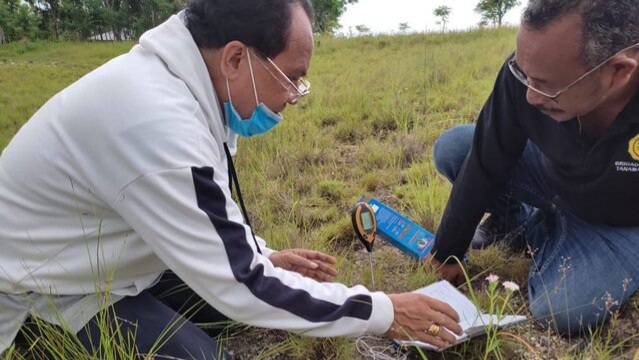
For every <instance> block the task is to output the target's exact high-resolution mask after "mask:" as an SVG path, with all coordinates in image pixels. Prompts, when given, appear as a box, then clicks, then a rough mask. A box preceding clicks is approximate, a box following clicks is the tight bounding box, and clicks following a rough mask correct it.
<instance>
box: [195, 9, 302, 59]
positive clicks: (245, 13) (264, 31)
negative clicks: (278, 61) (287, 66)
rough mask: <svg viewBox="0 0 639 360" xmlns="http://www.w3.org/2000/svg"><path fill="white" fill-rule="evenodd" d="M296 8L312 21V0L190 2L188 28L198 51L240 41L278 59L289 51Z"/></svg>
mask: <svg viewBox="0 0 639 360" xmlns="http://www.w3.org/2000/svg"><path fill="white" fill-rule="evenodd" d="M294 5H299V6H301V7H302V9H304V11H305V12H306V15H307V16H308V18H309V19H310V20H311V22H313V17H314V11H313V5H312V4H311V2H310V0H191V1H190V2H189V4H188V5H187V8H186V27H187V28H188V29H189V31H190V32H191V35H192V36H193V39H194V40H195V43H196V44H197V46H198V47H199V48H207V49H210V48H213V49H217V48H221V47H223V46H225V45H226V44H228V43H229V42H231V41H233V40H237V41H241V42H242V43H244V44H246V45H248V46H251V47H255V48H257V49H258V50H260V51H261V52H262V53H264V54H265V55H266V56H269V57H275V56H276V55H278V54H279V53H281V52H282V51H284V49H285V48H286V41H287V39H288V35H289V31H290V27H291V22H292V15H291V14H292V9H293V6H294Z"/></svg>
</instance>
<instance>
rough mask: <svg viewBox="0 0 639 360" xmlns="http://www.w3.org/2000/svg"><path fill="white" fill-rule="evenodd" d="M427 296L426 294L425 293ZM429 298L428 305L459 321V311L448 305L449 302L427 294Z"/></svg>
mask: <svg viewBox="0 0 639 360" xmlns="http://www.w3.org/2000/svg"><path fill="white" fill-rule="evenodd" d="M424 296H426V295H424ZM426 297H427V298H428V305H429V306H430V307H431V308H432V309H433V310H435V311H438V312H440V313H442V314H444V315H446V316H447V317H449V318H451V319H452V320H454V321H455V322H459V315H458V314H457V311H455V309H453V308H452V307H451V306H450V305H448V304H447V303H445V302H443V301H441V300H439V299H435V298H432V297H430V296H426Z"/></svg>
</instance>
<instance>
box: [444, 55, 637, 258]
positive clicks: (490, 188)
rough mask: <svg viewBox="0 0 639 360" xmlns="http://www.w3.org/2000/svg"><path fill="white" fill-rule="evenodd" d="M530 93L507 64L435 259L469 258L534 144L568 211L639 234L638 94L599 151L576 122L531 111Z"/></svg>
mask: <svg viewBox="0 0 639 360" xmlns="http://www.w3.org/2000/svg"><path fill="white" fill-rule="evenodd" d="M526 90H527V88H526V86H524V85H523V84H521V83H520V82H519V81H518V80H517V79H515V77H514V76H513V75H512V74H511V73H510V70H509V69H508V65H507V63H504V65H503V66H502V68H501V70H500V72H499V75H498V77H497V81H496V82H495V86H494V88H493V91H492V93H491V95H490V97H489V98H488V100H487V101H486V104H485V105H484V107H483V109H482V111H481V113H480V114H479V118H478V119H477V125H476V129H475V135H474V137H473V143H472V147H471V150H470V152H469V154H468V156H467V157H466V161H465V162H464V164H463V166H462V169H461V171H460V173H459V175H458V176H457V179H456V180H455V183H454V185H453V190H452V193H451V195H450V198H449V200H448V205H447V206H446V210H445V212H444V216H443V218H442V222H441V224H440V226H439V230H438V232H437V238H436V241H435V246H434V247H433V253H434V256H435V258H436V259H438V260H440V261H445V260H446V259H447V258H448V257H449V256H457V257H458V258H459V259H461V258H462V257H463V255H464V253H465V252H466V250H467V248H468V245H469V244H470V241H471V239H472V236H473V233H474V231H475V227H476V226H477V224H478V223H479V221H480V220H481V218H482V216H483V214H484V212H485V210H486V207H487V205H488V204H489V203H490V202H491V200H493V199H494V198H495V196H497V195H498V194H499V193H500V192H501V191H502V190H503V189H504V186H505V184H506V181H507V180H508V177H509V173H510V171H511V169H512V168H513V167H514V165H515V164H516V162H517V161H518V159H519V157H520V156H521V154H522V152H523V150H524V148H525V146H526V143H527V141H528V140H529V139H530V140H531V141H533V142H534V143H535V144H536V145H537V147H538V148H539V150H540V151H541V152H542V153H543V155H544V156H543V159H542V160H543V164H544V165H545V175H546V176H547V177H548V179H549V181H550V183H551V184H552V185H553V189H554V191H555V192H556V194H553V195H556V196H558V198H559V199H560V200H559V201H560V203H561V204H562V206H565V207H566V208H568V209H569V210H570V211H572V212H573V213H575V214H576V215H577V216H579V217H581V218H583V219H584V220H587V221H589V222H592V223H600V224H605V225H610V226H618V227H626V226H639V91H638V92H637V93H636V94H635V95H634V96H633V98H632V100H631V101H630V102H629V103H628V104H627V105H626V107H625V108H624V109H623V111H622V112H621V113H620V114H619V115H618V116H617V118H616V119H615V121H614V122H613V123H612V124H611V125H610V127H609V128H608V129H607V130H606V131H605V133H604V134H603V135H602V136H600V137H599V138H598V139H597V140H596V141H595V142H594V143H593V142H589V141H587V140H586V138H585V137H584V136H582V135H581V134H580V131H579V125H578V123H577V120H576V119H573V120H570V121H566V122H557V121H555V120H553V119H552V118H550V117H549V116H547V115H544V114H543V113H542V112H541V111H539V110H538V109H537V108H536V107H534V106H532V105H530V104H529V103H528V102H527V101H526ZM637 241H639V239H637ZM449 262H451V261H450V260H449Z"/></svg>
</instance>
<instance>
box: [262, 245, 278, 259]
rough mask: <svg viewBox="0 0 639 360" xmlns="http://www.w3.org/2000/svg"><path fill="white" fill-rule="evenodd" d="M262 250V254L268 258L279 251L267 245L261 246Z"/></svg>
mask: <svg viewBox="0 0 639 360" xmlns="http://www.w3.org/2000/svg"><path fill="white" fill-rule="evenodd" d="M260 250H261V251H262V255H264V256H266V257H267V258H269V257H270V256H271V255H273V253H276V252H277V250H273V249H270V248H267V247H266V246H260Z"/></svg>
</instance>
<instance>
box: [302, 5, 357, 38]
mask: <svg viewBox="0 0 639 360" xmlns="http://www.w3.org/2000/svg"><path fill="white" fill-rule="evenodd" d="M357 1H358V0H311V2H312V3H313V7H314V8H315V24H314V28H315V29H314V30H315V32H317V33H332V32H333V31H334V30H335V29H336V28H337V27H339V23H338V21H339V17H340V16H342V14H343V13H344V11H346V6H347V5H349V4H355V3H356V2H357Z"/></svg>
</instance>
